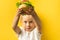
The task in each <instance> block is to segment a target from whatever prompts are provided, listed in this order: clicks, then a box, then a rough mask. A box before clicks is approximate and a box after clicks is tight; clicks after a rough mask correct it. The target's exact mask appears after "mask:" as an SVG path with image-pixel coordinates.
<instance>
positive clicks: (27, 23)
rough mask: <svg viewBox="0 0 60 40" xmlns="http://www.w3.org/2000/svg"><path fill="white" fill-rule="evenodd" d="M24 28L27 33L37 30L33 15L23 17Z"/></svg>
mask: <svg viewBox="0 0 60 40" xmlns="http://www.w3.org/2000/svg"><path fill="white" fill-rule="evenodd" d="M22 27H23V28H24V30H25V31H27V32H31V31H32V30H33V29H34V28H35V23H34V19H33V17H32V15H24V16H22Z"/></svg>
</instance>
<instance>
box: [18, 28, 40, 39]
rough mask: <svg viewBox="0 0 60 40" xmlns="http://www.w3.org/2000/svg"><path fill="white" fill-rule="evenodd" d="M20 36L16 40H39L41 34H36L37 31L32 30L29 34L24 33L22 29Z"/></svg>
mask: <svg viewBox="0 0 60 40" xmlns="http://www.w3.org/2000/svg"><path fill="white" fill-rule="evenodd" d="M20 29H21V34H20V35H19V37H18V40H41V34H40V33H38V31H37V29H36V28H35V29H33V30H32V31H31V32H29V33H28V32H26V31H25V30H24V29H23V28H22V27H20Z"/></svg>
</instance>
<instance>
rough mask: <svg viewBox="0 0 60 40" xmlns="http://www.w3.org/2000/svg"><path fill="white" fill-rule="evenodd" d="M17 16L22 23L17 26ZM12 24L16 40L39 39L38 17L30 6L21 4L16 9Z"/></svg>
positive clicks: (39, 26) (39, 25)
mask: <svg viewBox="0 0 60 40" xmlns="http://www.w3.org/2000/svg"><path fill="white" fill-rule="evenodd" d="M23 9H26V10H23ZM19 18H20V21H21V24H22V25H21V26H20V27H18V21H19ZM12 26H13V29H14V31H15V32H16V33H17V35H18V40H41V24H40V19H39V18H38V16H37V14H36V13H35V11H34V8H33V7H32V6H30V7H27V6H26V5H25V4H22V5H21V6H20V7H19V8H18V10H17V14H16V17H15V18H14V20H13V24H12Z"/></svg>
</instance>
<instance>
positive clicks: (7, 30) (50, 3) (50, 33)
mask: <svg viewBox="0 0 60 40" xmlns="http://www.w3.org/2000/svg"><path fill="white" fill-rule="evenodd" d="M17 1H19V0H0V40H17V37H16V34H15V32H14V31H13V30H12V26H11V25H12V21H13V18H14V16H15V14H16V9H17V7H16V2H17ZM30 1H31V2H32V4H33V5H34V6H35V10H36V12H37V14H38V16H39V17H40V19H41V20H42V25H43V26H42V33H43V36H42V40H60V12H59V10H60V9H59V7H60V5H59V1H58V0H30Z"/></svg>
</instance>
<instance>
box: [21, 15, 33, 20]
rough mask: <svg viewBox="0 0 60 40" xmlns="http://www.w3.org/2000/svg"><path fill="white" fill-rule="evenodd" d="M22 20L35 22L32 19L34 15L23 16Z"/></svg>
mask: <svg viewBox="0 0 60 40" xmlns="http://www.w3.org/2000/svg"><path fill="white" fill-rule="evenodd" d="M22 20H23V21H24V20H27V21H30V20H33V17H32V15H23V16H22Z"/></svg>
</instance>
